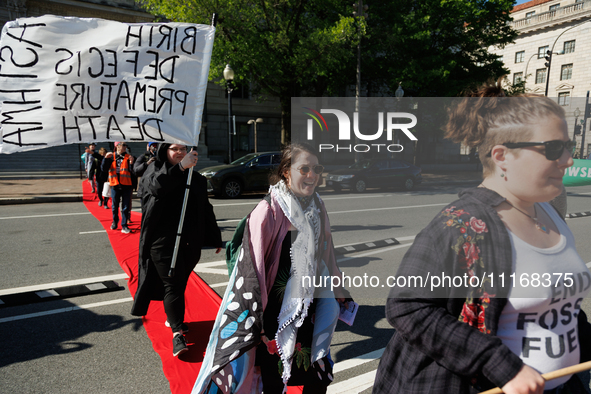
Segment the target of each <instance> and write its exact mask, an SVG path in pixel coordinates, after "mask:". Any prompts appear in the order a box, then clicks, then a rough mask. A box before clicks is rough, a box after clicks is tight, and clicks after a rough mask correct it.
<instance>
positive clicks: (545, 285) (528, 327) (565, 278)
mask: <svg viewBox="0 0 591 394" xmlns="http://www.w3.org/2000/svg"><path fill="white" fill-rule="evenodd" d="M538 205H539V206H541V207H542V208H543V209H544V210H545V211H546V213H548V215H549V216H550V217H551V218H552V220H553V221H554V224H555V225H556V227H557V228H558V232H559V233H560V240H559V241H558V243H557V244H556V245H554V246H552V247H551V248H537V247H535V246H532V245H530V244H528V243H526V242H525V241H523V240H522V239H520V238H518V237H517V236H516V235H515V234H513V233H512V232H511V231H509V237H510V239H511V249H512V253H513V271H512V272H513V273H514V276H513V278H511V279H507V278H505V286H509V285H512V284H514V286H513V288H512V289H511V291H510V293H509V299H508V302H507V305H506V306H505V308H504V309H503V312H502V313H501V317H500V320H499V329H498V332H497V336H498V337H499V338H501V340H502V341H503V343H504V344H505V345H507V347H509V349H511V351H512V352H513V353H515V354H517V355H518V356H519V357H520V358H521V359H522V360H523V362H524V363H525V364H527V365H529V366H530V367H532V368H534V369H536V370H537V371H538V372H540V373H546V372H551V371H554V370H557V369H561V368H565V367H568V366H571V365H575V364H578V363H579V362H580V361H579V359H580V349H579V339H578V332H577V316H578V313H579V310H580V308H581V302H582V301H583V298H585V296H586V294H587V293H588V292H589V288H590V287H591V273H590V272H589V269H588V268H587V266H586V265H585V262H584V261H583V260H582V259H581V256H579V254H578V252H577V250H576V248H575V240H574V237H573V235H572V233H571V231H570V229H569V228H568V226H567V225H566V223H565V222H564V220H562V218H561V217H560V216H558V213H557V212H556V211H555V210H554V209H553V208H552V206H551V205H550V204H548V203H542V204H538ZM533 231H537V230H533ZM570 376H571V375H569V376H565V377H563V378H560V379H554V380H551V381H549V382H547V383H546V389H552V388H555V387H557V386H559V385H561V384H562V383H564V382H566V381H567V380H568V379H570Z"/></svg>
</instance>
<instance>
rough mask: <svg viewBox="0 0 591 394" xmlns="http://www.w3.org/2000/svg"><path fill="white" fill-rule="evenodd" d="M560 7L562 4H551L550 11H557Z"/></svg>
mask: <svg viewBox="0 0 591 394" xmlns="http://www.w3.org/2000/svg"><path fill="white" fill-rule="evenodd" d="M559 8H560V4H554V5H551V6H550V11H556V10H557V9H559Z"/></svg>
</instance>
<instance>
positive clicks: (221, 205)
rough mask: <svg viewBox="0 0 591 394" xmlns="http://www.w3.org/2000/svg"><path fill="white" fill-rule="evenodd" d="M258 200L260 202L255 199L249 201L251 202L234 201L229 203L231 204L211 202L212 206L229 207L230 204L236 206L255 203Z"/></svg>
mask: <svg viewBox="0 0 591 394" xmlns="http://www.w3.org/2000/svg"><path fill="white" fill-rule="evenodd" d="M259 202H261V200H255V201H251V202H235V203H231V204H211V205H212V206H213V207H231V206H236V205H256V204H258V203H259Z"/></svg>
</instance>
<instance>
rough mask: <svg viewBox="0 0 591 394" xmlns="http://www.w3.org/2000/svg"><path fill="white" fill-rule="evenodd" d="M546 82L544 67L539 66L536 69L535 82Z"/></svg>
mask: <svg viewBox="0 0 591 394" xmlns="http://www.w3.org/2000/svg"><path fill="white" fill-rule="evenodd" d="M544 82H546V69H545V68H539V69H537V70H536V83H544Z"/></svg>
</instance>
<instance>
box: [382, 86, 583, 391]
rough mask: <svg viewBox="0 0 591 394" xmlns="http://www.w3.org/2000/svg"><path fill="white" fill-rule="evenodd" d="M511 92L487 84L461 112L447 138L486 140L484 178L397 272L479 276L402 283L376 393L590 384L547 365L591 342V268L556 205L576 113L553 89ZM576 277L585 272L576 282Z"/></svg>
mask: <svg viewBox="0 0 591 394" xmlns="http://www.w3.org/2000/svg"><path fill="white" fill-rule="evenodd" d="M502 95H503V93H502V89H501V87H500V85H497V86H495V85H492V86H485V87H483V88H482V89H481V90H480V92H479V94H478V95H477V97H478V98H465V99H463V101H462V102H461V104H460V105H459V106H458V107H457V108H456V109H454V110H452V111H451V113H450V120H449V122H448V125H447V135H446V136H447V137H448V138H450V139H452V140H453V141H455V142H463V143H464V144H466V145H467V146H470V147H478V150H479V152H480V155H479V156H480V160H481V161H482V165H483V177H484V180H483V181H482V184H481V185H480V186H479V187H476V188H473V189H468V190H464V191H462V192H461V193H460V196H459V197H460V198H459V199H458V200H456V201H454V202H453V203H451V204H450V205H449V206H447V207H446V208H445V209H443V211H441V212H440V213H439V214H438V215H437V216H436V217H435V218H434V219H433V221H432V222H431V223H430V224H429V225H428V226H427V227H426V228H425V229H424V230H423V231H421V232H420V233H419V235H417V237H416V239H415V241H414V243H413V245H412V246H411V247H410V249H409V250H408V252H407V253H406V255H405V256H404V258H403V260H402V263H401V265H400V268H399V269H398V272H397V274H396V276H397V277H406V278H408V277H409V276H415V277H417V276H420V277H425V276H426V275H443V274H442V273H445V275H448V276H450V277H454V278H455V277H466V278H469V283H470V286H465V287H462V286H460V287H458V288H456V287H447V288H444V289H442V290H438V291H439V292H438V293H429V292H426V291H424V290H422V289H420V288H419V287H410V286H409V287H406V288H392V290H391V293H390V298H389V299H388V300H387V304H386V317H387V319H388V321H389V322H390V324H391V325H392V326H393V327H394V328H395V329H396V332H395V334H394V336H393V337H392V339H391V340H390V342H389V344H388V346H387V347H386V350H385V352H384V355H383V356H382V358H381V361H380V364H379V367H378V371H377V375H376V380H375V384H374V388H373V392H374V393H375V394H378V393H442V394H443V393H476V392H480V391H483V390H486V389H490V388H492V387H495V386H498V387H501V388H502V390H503V392H504V393H507V394H515V393H536V394H541V393H542V392H544V393H555V394H557V393H584V392H586V390H585V388H584V387H583V384H582V383H581V381H580V380H579V378H578V377H577V376H576V375H572V376H567V377H565V378H561V379H555V380H551V381H548V382H545V381H544V379H543V378H542V377H541V375H540V374H541V373H546V372H550V371H553V370H557V369H561V368H564V367H568V366H572V365H575V364H578V363H579V362H580V361H584V360H588V359H589V352H590V351H591V343H590V339H591V338H590V336H589V334H588V328H589V324H588V323H587V319H586V316H585V313H584V312H583V311H582V310H581V302H582V300H583V298H584V297H585V295H586V294H587V292H588V291H589V286H588V285H584V283H589V282H590V280H591V275H590V273H589V270H588V269H587V267H586V266H585V262H584V261H583V260H582V259H581V257H580V256H579V254H578V253H577V251H576V249H575V244H574V239H573V235H572V233H571V232H570V230H569V228H568V226H567V225H566V223H565V221H564V220H563V218H562V217H561V216H560V215H559V214H558V212H557V211H556V210H555V209H554V208H553V207H552V206H551V205H550V204H548V203H547V201H550V200H552V199H553V198H555V197H556V196H558V195H559V194H560V193H561V192H562V190H563V185H562V177H563V175H564V173H565V170H566V168H568V167H569V166H571V165H572V164H573V159H572V157H571V151H572V146H573V142H572V141H570V140H569V136H568V131H567V127H566V121H565V113H564V110H563V109H562V107H561V106H559V105H557V104H556V103H555V102H554V101H552V100H550V99H548V98H545V97H531V96H523V97H511V98H505V97H501V96H502ZM495 96H496V97H495ZM485 275H486V277H485ZM571 276H572V278H583V279H581V280H579V279H576V280H573V281H572V283H570V282H569V281H568V278H569V277H571ZM558 277H560V278H562V279H560V280H558ZM481 278H484V279H486V280H484V279H483V280H481V281H476V280H473V279H481ZM491 278H492V279H494V280H492V279H491ZM502 278H504V279H502ZM513 278H514V279H513ZM522 278H527V279H529V280H534V282H529V283H530V284H531V285H529V286H528V285H527V283H526V282H524V281H523V280H522ZM536 278H539V279H540V281H542V282H540V283H544V285H543V286H540V285H539V284H538V286H535V283H537V282H535V279H536ZM454 283H455V282H454ZM473 283H476V284H477V285H476V287H472V284H473ZM569 285H570V286H569ZM544 390H547V391H544Z"/></svg>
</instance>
